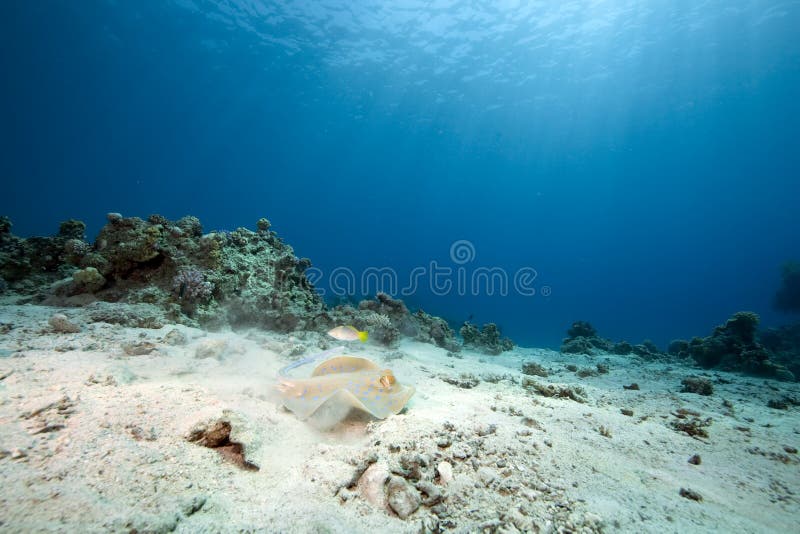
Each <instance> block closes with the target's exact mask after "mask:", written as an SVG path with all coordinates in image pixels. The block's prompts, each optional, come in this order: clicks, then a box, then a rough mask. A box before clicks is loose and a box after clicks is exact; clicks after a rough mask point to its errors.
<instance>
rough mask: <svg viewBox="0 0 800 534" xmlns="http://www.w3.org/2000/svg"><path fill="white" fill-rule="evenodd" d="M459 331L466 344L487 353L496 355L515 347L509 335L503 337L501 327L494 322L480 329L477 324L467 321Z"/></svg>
mask: <svg viewBox="0 0 800 534" xmlns="http://www.w3.org/2000/svg"><path fill="white" fill-rule="evenodd" d="M459 333H460V334H461V337H462V338H463V339H464V345H465V346H468V347H474V348H476V349H478V350H479V351H481V352H484V353H486V354H491V355H494V356H496V355H498V354H500V353H501V352H504V351H507V350H512V349H513V348H514V342H513V341H511V340H510V339H508V338H507V337H501V334H500V329H499V328H498V327H497V325H496V324H494V323H488V324H485V325H483V327H482V328H481V329H478V327H477V326H475V325H474V324H472V323H470V322H469V321H467V322H465V323H464V324H463V326H462V327H461V330H460V331H459Z"/></svg>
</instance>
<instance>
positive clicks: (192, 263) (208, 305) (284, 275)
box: [0, 213, 461, 352]
mask: <svg viewBox="0 0 800 534" xmlns="http://www.w3.org/2000/svg"><path fill="white" fill-rule="evenodd" d="M107 219H108V222H107V223H106V224H105V225H104V226H103V228H102V229H101V230H100V232H99V234H98V236H97V238H96V239H95V240H94V243H89V242H87V241H86V238H85V235H84V234H85V231H86V225H85V224H84V223H83V222H81V221H77V220H68V221H65V222H63V223H61V225H60V228H59V231H58V233H57V234H56V235H54V236H51V237H30V238H21V237H17V236H15V235H13V234H12V233H11V221H10V220H9V219H8V218H7V217H0V292H13V293H14V294H15V295H17V297H18V298H17V302H18V303H38V304H46V305H52V306H68V307H69V306H87V305H92V306H95V307H97V306H99V305H101V304H104V303H108V302H122V303H126V304H132V305H139V304H141V305H145V304H146V305H149V306H150V308H149V309H151V310H152V307H153V306H156V307H157V308H160V309H161V310H163V315H161V314H159V315H160V316H162V317H163V319H164V320H167V321H174V322H177V323H183V324H189V325H192V326H202V327H205V328H209V329H212V330H213V329H221V328H226V327H231V328H242V327H260V328H265V329H269V330H276V331H282V332H291V331H296V330H312V331H320V332H322V331H325V330H327V329H328V328H331V327H332V326H334V325H337V324H352V325H353V326H355V327H357V328H359V329H366V330H368V331H369V332H370V337H371V339H374V340H376V341H378V342H380V343H382V344H384V345H387V346H394V345H396V344H397V343H398V342H399V340H400V338H401V336H408V337H412V338H414V339H416V340H418V341H422V342H425V343H431V344H434V345H436V346H439V347H442V348H444V349H446V350H448V351H452V352H456V351H459V350H461V343H460V342H459V341H458V340H457V339H456V336H455V332H454V331H453V330H452V329H451V328H450V327H449V326H448V324H447V322H446V321H445V320H444V319H442V318H440V317H435V316H432V315H429V314H427V313H425V312H424V311H422V310H419V311H417V312H415V313H412V312H410V311H409V310H408V308H407V307H406V305H405V304H404V303H403V301H401V300H397V299H393V298H391V297H390V296H389V295H386V294H384V293H378V294H377V295H376V297H375V298H374V299H371V300H363V301H361V302H360V303H358V304H357V305H342V306H335V307H333V308H329V307H327V306H326V305H325V303H324V302H323V301H322V299H321V298H320V296H319V294H318V293H317V292H316V291H315V290H314V287H313V285H312V284H311V283H310V282H309V280H308V279H307V278H306V275H305V271H306V269H308V268H309V267H310V266H311V260H309V259H308V258H298V257H297V256H295V254H294V250H293V249H292V247H291V246H289V245H288V244H286V243H284V242H283V240H282V239H281V238H280V237H278V235H277V234H276V233H275V232H274V231H273V230H272V229H271V224H270V222H269V220H267V219H259V220H258V222H257V223H256V230H255V231H252V230H248V229H246V228H238V229H236V230H233V231H230V232H228V231H217V232H211V233H207V234H204V233H203V228H202V225H201V223H200V221H199V220H198V219H197V218H196V217H192V216H187V217H182V218H181V219H178V220H177V221H171V220H168V219H167V218H165V217H162V216H160V215H151V216H150V217H148V218H147V219H146V220H145V219H141V218H138V217H123V216H122V215H120V214H118V213H109V214H108V215H107ZM145 307H146V306H145ZM98 309H101V308H98ZM145 324H150V323H149V322H145ZM152 324H160V323H159V321H152Z"/></svg>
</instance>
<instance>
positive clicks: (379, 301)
mask: <svg viewBox="0 0 800 534" xmlns="http://www.w3.org/2000/svg"><path fill="white" fill-rule="evenodd" d="M326 318H327V320H329V321H330V323H331V324H352V325H353V326H355V327H356V328H358V329H363V330H367V331H369V333H370V339H372V340H375V341H378V342H380V343H382V344H383V345H386V346H388V347H394V346H396V345H397V343H398V342H399V340H400V338H401V336H406V337H411V338H414V339H416V340H418V341H422V342H425V343H431V344H433V345H436V346H438V347H442V348H444V349H447V350H449V351H451V352H458V351H459V350H461V345H460V344H459V342H458V340H456V338H455V334H454V332H453V330H452V329H451V328H450V326H449V325H448V324H447V321H445V320H444V319H442V318H441V317H435V316H433V315H429V314H427V313H425V312H424V311H422V310H418V311H417V312H416V313H413V314H412V313H411V312H410V311H409V310H408V308H407V307H406V305H405V304H404V303H403V301H402V300H399V299H394V298H392V297H390V296H389V295H387V294H386V293H378V294H377V295H376V296H375V298H374V299H366V300H362V301H361V302H359V303H358V306H357V307H354V306H350V305H340V306H336V307H334V308H333V309H331V310H330V312H329V313H328V314H326Z"/></svg>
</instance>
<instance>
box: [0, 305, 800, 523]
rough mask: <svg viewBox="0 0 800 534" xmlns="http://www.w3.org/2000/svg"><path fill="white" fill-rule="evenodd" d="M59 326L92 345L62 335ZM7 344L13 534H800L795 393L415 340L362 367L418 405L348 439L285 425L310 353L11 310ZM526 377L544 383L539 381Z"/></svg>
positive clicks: (315, 425)
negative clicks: (286, 401)
mask: <svg viewBox="0 0 800 534" xmlns="http://www.w3.org/2000/svg"><path fill="white" fill-rule="evenodd" d="M119 306H124V305H122V304H120V305H119ZM55 313H62V314H64V315H66V316H67V318H68V319H69V321H71V322H72V323H74V324H75V325H77V326H78V327H79V328H80V331H79V332H74V333H64V332H57V331H55V329H54V328H53V326H52V325H51V324H50V322H49V320H50V318H51V317H52V316H53V314H55ZM0 332H2V336H0V478H1V479H2V493H1V494H0V531H2V532H108V531H112V532H170V531H175V532H374V531H376V530H377V529H380V531H381V532H438V531H452V532H518V531H519V532H601V531H603V532H682V533H684V532H793V531H796V529H797V528H798V524H800V494H798V492H800V461H799V459H798V454H797V449H796V448H797V447H800V417H798V407H797V405H796V403H797V400H798V399H800V387H798V384H796V383H784V382H776V381H771V380H764V379H759V378H754V377H744V376H740V375H736V374H729V373H722V372H705V371H699V370H697V369H692V368H689V367H685V366H682V365H679V364H665V363H663V362H644V361H641V360H638V359H636V358H633V357H630V356H617V355H603V356H595V357H589V356H575V355H566V354H560V353H558V352H554V351H550V350H544V349H530V348H521V347H520V348H516V349H514V350H513V351H511V352H506V353H503V354H502V355H501V356H486V355H482V354H479V353H476V352H472V351H469V350H465V351H463V352H462V353H460V354H457V355H453V354H448V353H447V352H446V351H444V350H443V349H440V348H437V347H434V346H432V345H427V344H422V343H417V342H413V341H410V340H406V341H403V342H402V343H401V344H400V346H399V347H397V348H394V349H387V348H384V347H380V346H377V345H374V344H372V343H367V344H364V345H356V346H352V347H351V349H352V350H350V351H349V352H350V353H352V354H354V355H357V356H362V357H368V358H370V359H373V360H374V361H376V362H378V363H379V364H380V365H381V366H382V367H388V368H391V369H392V370H393V371H394V374H395V375H396V377H397V379H398V380H399V381H401V382H403V383H407V384H411V385H413V386H415V387H416V394H415V395H414V397H413V398H412V399H411V401H410V403H409V404H408V406H407V408H406V410H405V411H403V412H402V413H400V414H399V415H395V416H390V417H389V418H388V419H386V420H382V421H375V420H370V419H368V418H367V417H365V416H364V415H363V414H359V413H350V414H349V415H347V417H345V418H344V419H343V420H338V419H339V418H340V416H341V415H343V414H336V413H335V412H336V410H335V407H330V409H326V410H323V413H319V414H317V415H316V416H315V417H313V418H312V419H311V420H309V421H299V420H298V419H297V418H296V417H295V416H294V414H293V413H291V412H289V411H288V410H286V409H284V408H283V407H282V406H281V404H280V402H279V398H278V397H277V396H276V393H275V383H276V375H277V372H278V369H280V368H281V367H283V366H284V365H286V364H287V363H289V362H291V361H292V360H293V359H296V358H298V357H299V356H300V355H307V354H312V353H314V352H318V351H319V350H321V347H320V345H325V340H324V339H323V338H321V337H320V336H319V334H316V333H295V334H292V335H286V334H276V333H270V332H262V331H255V330H254V331H248V332H235V333H234V332H225V333H209V332H204V331H202V330H198V329H193V328H188V327H185V326H181V325H168V326H164V327H162V328H160V329H140V328H130V327H125V326H120V325H115V324H108V323H103V322H91V320H90V318H89V317H88V316H87V315H86V314H85V312H84V310H83V309H81V308H71V309H54V308H50V307H39V306H31V305H24V306H18V305H2V306H0ZM525 362H537V363H539V364H540V365H541V366H542V367H543V368H544V369H545V370H546V371H547V373H548V376H546V377H540V376H528V375H525V374H523V373H522V371H521V367H522V364H523V363H525ZM597 364H601V368H605V367H607V371H608V372H605V373H598V372H597ZM568 365H570V366H577V368H578V370H579V371H580V370H585V371H584V372H582V373H580V374H581V375H588V376H584V377H583V378H581V377H580V376H579V374H578V373H576V372H574V371H571V370H569V369H568V368H567V366H568ZM601 370H605V369H601ZM310 371H311V369H310V368H309V369H305V368H300V369H298V370H297V371H296V372H295V374H297V375H298V376H299V375H302V374H303V373H310ZM689 375H698V376H704V377H706V378H708V379H709V380H710V381H711V383H712V384H713V387H714V392H713V394H711V395H709V396H703V395H698V394H694V393H681V392H680V391H681V380H682V379H683V378H685V377H687V376H689ZM632 383H636V384H638V386H639V389H638V390H636V389H626V388H624V387H623V386H630V385H631V384H632ZM549 384H552V385H553V386H554V387H552V388H548V385H549ZM552 393H555V395H554V396H546V395H549V394H552ZM560 394H563V395H565V396H560ZM569 395H572V396H573V398H569ZM770 401H773V405H775V403H776V402H777V404H779V405H781V404H782V405H783V408H785V409H779V408H771V407H768V402H770ZM623 412H624V413H623ZM225 428H229V429H230V435H229V436H228V437H225V436H223V438H224V439H221V440H217V441H218V442H217V443H212V442H213V441H214V440H213V439H211V438H210V437H209V436H210V434H211V433H213V432H215V431H219V430H220V429H223V430H224V429H225ZM203 432H206V433H205V434H204V433H203ZM703 433H705V434H707V436H703V435H702V434H703ZM689 434H695V435H694V436H691V435H689ZM198 436H201V439H199V440H198ZM187 438H191V439H194V441H191V440H190V439H187ZM203 444H205V445H209V444H211V445H215V447H208V446H203ZM236 444H240V447H239V449H241V454H239V449H237V446H236ZM216 445H221V446H219V447H216ZM694 455H698V456H699V463H697V460H695V461H694V462H695V463H691V462H690V461H689V460H690V458H692V457H693V456H694ZM248 466H249V468H248Z"/></svg>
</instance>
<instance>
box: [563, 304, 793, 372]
mask: <svg viewBox="0 0 800 534" xmlns="http://www.w3.org/2000/svg"><path fill="white" fill-rule="evenodd" d="M758 323H759V317H758V315H757V314H755V313H753V312H748V311H741V312H737V313H735V314H734V315H733V316H732V317H731V318H730V319H728V320H727V321H726V322H725V324H723V325H720V326H717V327H716V328H715V329H714V331H713V332H712V333H711V335H710V336H707V337H695V338H693V339H691V340H690V341H686V340H683V339H676V340H674V341H672V342H671V343H670V344H669V347H668V348H667V351H666V352H662V351H661V350H659V348H658V347H657V346H656V345H655V344H654V343H653V342H652V341H649V340H645V341H644V342H642V343H640V344H637V345H633V344H631V343H629V342H627V341H619V342H617V343H614V342H613V341H611V340H609V339H606V338H603V337H600V336H599V335H598V334H597V330H596V329H595V328H594V326H592V325H591V324H590V323H588V322H586V321H576V322H575V323H573V324H572V326H571V327H570V328H569V330H568V331H567V337H566V338H565V339H564V341H563V343H562V344H561V352H562V353H565V354H589V355H596V354H604V353H611V354H621V355H628V354H633V355H636V356H638V357H640V358H643V359H646V360H654V359H662V360H669V359H672V360H674V359H680V360H684V361H687V360H688V361H694V363H695V364H697V365H698V366H700V367H703V368H706V369H719V370H724V371H734V372H741V373H745V374H750V375H756V376H763V377H769V378H775V379H777V380H786V381H793V380H796V378H797V377H800V324H798V325H792V326H784V327H781V328H770V329H768V330H765V331H762V332H759V331H758Z"/></svg>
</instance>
